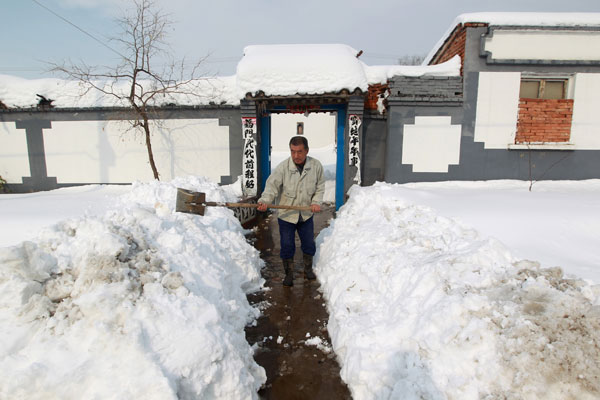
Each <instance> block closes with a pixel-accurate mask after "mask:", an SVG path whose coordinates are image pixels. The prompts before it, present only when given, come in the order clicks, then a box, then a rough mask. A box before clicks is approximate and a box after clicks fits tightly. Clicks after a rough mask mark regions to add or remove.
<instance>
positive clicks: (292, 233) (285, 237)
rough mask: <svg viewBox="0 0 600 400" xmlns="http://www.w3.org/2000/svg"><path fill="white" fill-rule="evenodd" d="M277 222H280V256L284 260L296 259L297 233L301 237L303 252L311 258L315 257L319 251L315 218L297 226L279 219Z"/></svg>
mask: <svg viewBox="0 0 600 400" xmlns="http://www.w3.org/2000/svg"><path fill="white" fill-rule="evenodd" d="M277 222H279V237H280V238H281V251H280V252H279V255H280V256H281V258H282V259H284V260H286V259H290V258H294V253H295V252H296V231H298V236H299V237H300V247H301V249H302V252H303V253H304V254H308V255H310V256H314V255H315V252H316V250H317V249H316V247H315V229H314V224H313V217H310V218H309V219H307V220H306V221H302V222H298V223H297V224H292V223H290V222H286V221H284V220H282V219H279V218H278V219H277Z"/></svg>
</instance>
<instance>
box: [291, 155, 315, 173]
mask: <svg viewBox="0 0 600 400" xmlns="http://www.w3.org/2000/svg"><path fill="white" fill-rule="evenodd" d="M311 166H312V157H309V156H306V162H305V163H304V170H305V171H307V170H309V169H310V168H311ZM288 168H289V169H290V171H298V167H297V166H296V164H295V163H294V160H292V157H289V158H288Z"/></svg>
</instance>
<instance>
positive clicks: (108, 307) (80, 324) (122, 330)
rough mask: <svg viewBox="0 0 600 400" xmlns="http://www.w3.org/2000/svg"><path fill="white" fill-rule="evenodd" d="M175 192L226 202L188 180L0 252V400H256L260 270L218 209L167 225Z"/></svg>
mask: <svg viewBox="0 0 600 400" xmlns="http://www.w3.org/2000/svg"><path fill="white" fill-rule="evenodd" d="M176 186H179V187H184V188H187V189H191V190H196V191H203V192H205V193H207V197H208V198H210V199H214V200H216V201H232V200H235V199H236V193H235V190H234V189H233V188H232V187H226V188H219V187H218V186H217V185H216V184H214V183H211V182H209V181H207V180H204V179H202V178H187V179H179V180H175V181H173V182H172V183H159V182H153V183H148V184H134V185H133V187H132V190H131V192H130V193H128V194H125V195H123V196H122V197H121V198H120V201H119V202H117V203H116V204H115V205H114V206H113V207H111V209H110V210H109V211H108V212H107V213H106V214H105V215H103V216H101V217H86V218H78V219H70V220H65V221H64V222H62V223H59V224H57V225H55V226H53V227H51V228H48V229H45V230H44V231H42V232H41V233H40V234H39V236H38V237H37V238H36V239H35V240H34V241H29V242H24V243H22V244H20V245H18V246H13V247H6V248H1V249H0V265H1V268H0V327H1V328H2V329H1V330H0V398H11V399H15V398H16V399H49V398H56V399H59V398H60V399H81V398H102V399H109V398H113V399H130V398H139V399H141V398H143V399H161V400H163V399H177V398H179V399H197V398H256V392H257V390H258V389H259V388H260V386H261V384H263V383H264V382H265V379H266V378H265V373H264V370H263V369H262V368H261V367H260V366H258V365H257V364H256V363H255V361H254V360H253V352H252V349H251V347H250V346H249V345H248V343H247V341H246V339H245V335H244V327H245V326H246V324H248V323H250V322H252V321H253V320H254V319H255V318H256V317H257V316H258V314H259V311H258V310H257V309H254V308H252V307H251V306H250V305H249V304H248V302H247V300H246V293H247V292H250V291H255V290H258V289H259V288H260V287H261V286H262V283H263V281H262V278H261V277H260V273H259V271H260V267H261V264H262V261H261V260H260V259H259V254H258V252H257V250H256V249H254V248H253V247H252V246H251V245H249V244H248V243H247V242H246V239H245V237H244V231H243V230H242V228H241V227H240V225H239V223H238V221H237V220H236V219H235V218H234V216H233V213H232V212H231V211H230V210H227V209H223V208H214V209H210V210H208V212H207V214H206V215H205V216H203V217H199V216H194V215H188V214H181V213H175V212H174V205H175V194H176V190H175V187H176Z"/></svg>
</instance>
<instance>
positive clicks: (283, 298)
mask: <svg viewBox="0 0 600 400" xmlns="http://www.w3.org/2000/svg"><path fill="white" fill-rule="evenodd" d="M333 212H334V209H333V207H331V208H326V209H325V210H324V211H323V212H321V213H319V214H316V215H315V235H317V234H318V232H319V231H321V229H323V228H325V227H326V226H327V223H328V221H329V220H330V219H331V218H332V217H333ZM253 239H254V245H255V247H256V248H257V249H258V250H259V251H260V252H261V257H262V259H263V260H264V261H265V264H266V266H265V268H264V269H263V270H262V276H263V277H264V278H265V280H266V284H265V286H266V287H267V290H265V291H262V292H259V293H256V294H252V295H250V296H248V300H249V301H250V302H251V303H252V304H258V305H259V306H260V308H261V310H262V315H261V317H260V318H259V319H258V321H257V325H256V326H250V327H247V328H246V338H247V340H248V342H249V343H250V344H251V345H252V344H254V343H257V344H258V346H259V349H258V350H257V351H256V353H255V355H254V358H255V360H256V362H257V363H258V364H260V365H261V366H262V367H263V368H264V369H265V370H266V373H267V382H266V384H265V386H264V387H263V389H261V390H260V391H259V396H260V398H262V399H285V400H287V399H350V398H351V396H350V392H349V391H348V388H347V387H346V385H345V384H344V383H343V382H342V380H341V379H340V367H339V365H338V363H337V361H336V359H335V355H334V353H333V351H332V350H331V341H330V339H329V335H328V333H327V320H328V318H329V316H328V314H327V309H326V307H325V302H324V300H323V298H322V296H321V293H320V292H319V290H318V287H319V283H318V281H308V280H305V279H304V274H303V266H302V251H301V250H300V241H299V240H298V237H297V236H296V254H295V256H294V286H293V287H284V286H283V285H282V279H283V267H282V265H281V259H280V258H279V228H278V226H277V217H276V216H275V214H272V215H270V216H268V217H263V218H261V219H259V223H258V226H257V230H256V234H255V237H254V238H253ZM315 336H318V337H319V338H320V339H321V340H322V342H323V344H322V345H320V346H319V347H317V346H314V345H309V344H307V343H306V341H307V340H308V339H310V338H314V337H315ZM313 340H315V339H313ZM317 340H318V339H317Z"/></svg>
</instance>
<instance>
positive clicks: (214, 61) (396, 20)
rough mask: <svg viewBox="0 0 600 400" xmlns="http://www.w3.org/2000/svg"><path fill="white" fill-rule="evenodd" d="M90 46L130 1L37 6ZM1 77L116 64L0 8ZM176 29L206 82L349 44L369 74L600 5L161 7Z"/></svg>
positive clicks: (490, 1) (46, 1) (179, 45)
mask: <svg viewBox="0 0 600 400" xmlns="http://www.w3.org/2000/svg"><path fill="white" fill-rule="evenodd" d="M37 1H38V2H39V3H42V4H43V5H45V6H46V7H48V8H49V9H51V10H52V11H54V12H55V13H57V14H59V15H60V16H62V17H63V18H65V19H66V20H68V21H70V22H71V23H73V24H75V25H77V26H78V27H80V28H82V29H83V30H85V31H86V32H88V33H89V34H91V35H92V36H93V37H94V38H96V39H98V40H99V41H101V42H103V43H104V44H106V46H109V47H112V48H114V49H115V50H120V49H119V48H118V46H117V44H116V43H113V42H110V41H108V38H110V37H116V36H118V35H119V29H118V26H117V24H116V23H115V22H114V21H115V18H117V17H119V16H122V15H123V14H124V10H125V9H126V8H127V5H128V4H130V1H129V0H37ZM0 2H1V4H2V6H1V7H0V11H1V14H0V15H1V16H2V23H1V24H0V26H1V27H0V32H1V33H2V38H3V40H2V52H1V54H2V60H1V61H0V74H8V75H15V76H20V77H24V78H41V77H52V76H53V75H52V74H50V73H48V72H46V70H47V68H48V67H47V64H45V62H57V63H59V62H61V61H63V60H67V59H71V60H73V61H76V62H79V61H84V62H85V63H87V64H90V65H114V64H116V62H117V61H118V58H119V56H117V55H116V54H115V53H114V52H113V51H111V50H110V49H109V48H107V47H106V46H104V45H102V44H100V43H99V42H98V41H96V40H94V39H93V38H91V37H89V36H87V35H86V34H84V33H82V32H81V31H79V30H78V29H77V28H75V27H73V26H72V25H70V24H69V23H68V22H65V21H64V20H62V19H60V18H59V17H57V16H55V15H53V14H52V13H51V12H49V11H48V10H46V9H44V8H43V7H41V6H40V5H38V4H36V2H35V1H34V0H0ZM157 4H158V5H159V7H160V8H161V9H162V10H164V11H165V12H167V13H169V14H170V19H171V20H172V21H173V22H174V25H173V27H174V29H173V30H172V32H171V36H170V39H169V41H170V44H171V46H172V52H173V55H174V57H176V58H177V59H180V58H182V57H185V58H186V59H188V60H190V61H191V60H197V59H199V58H202V57H205V56H207V55H209V58H208V60H207V62H206V63H204V70H205V72H206V74H207V75H210V74H218V75H232V74H235V68H236V65H237V62H238V61H239V59H240V58H241V57H242V54H243V49H244V47H245V46H247V45H251V44H280V43H343V44H347V45H350V46H352V47H354V48H355V49H357V50H363V51H364V54H363V55H362V56H361V59H362V60H363V61H364V62H366V63H367V64H369V65H378V64H396V63H397V60H398V58H400V57H402V56H406V55H426V54H427V53H428V52H429V51H430V50H431V49H432V47H433V46H434V45H435V44H436V43H437V42H438V40H439V39H440V38H441V37H442V35H443V34H444V33H445V32H446V31H447V30H448V28H449V27H450V25H451V24H452V22H453V20H454V18H455V17H456V16H458V15H459V14H462V13H468V12H489V11H497V12H506V11H539V12H600V0H568V1H565V0H477V1H476V0H362V1H358V0H301V1H299V0H295V1H291V0H244V1H233V0H210V1H207V0H157Z"/></svg>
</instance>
